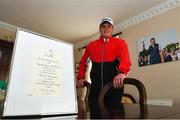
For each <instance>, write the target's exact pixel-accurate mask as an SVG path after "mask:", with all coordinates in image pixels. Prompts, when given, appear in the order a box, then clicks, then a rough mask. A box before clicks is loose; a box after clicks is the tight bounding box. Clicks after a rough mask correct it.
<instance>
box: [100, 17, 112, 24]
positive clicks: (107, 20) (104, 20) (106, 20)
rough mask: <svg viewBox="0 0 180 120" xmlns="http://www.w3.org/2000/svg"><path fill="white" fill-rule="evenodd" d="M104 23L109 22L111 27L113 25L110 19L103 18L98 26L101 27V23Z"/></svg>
mask: <svg viewBox="0 0 180 120" xmlns="http://www.w3.org/2000/svg"><path fill="white" fill-rule="evenodd" d="M104 22H109V23H110V24H111V25H112V26H113V25H114V23H113V20H112V19H111V18H110V17H105V18H103V19H102V20H101V23H100V25H101V24H102V23H104Z"/></svg>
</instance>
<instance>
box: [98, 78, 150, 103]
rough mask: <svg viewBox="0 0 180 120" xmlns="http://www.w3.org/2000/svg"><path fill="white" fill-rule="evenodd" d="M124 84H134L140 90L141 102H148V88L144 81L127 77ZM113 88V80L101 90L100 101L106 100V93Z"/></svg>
mask: <svg viewBox="0 0 180 120" xmlns="http://www.w3.org/2000/svg"><path fill="white" fill-rule="evenodd" d="M123 83H124V85H126V84H129V85H133V86H135V87H136V88H137V89H138V92H139V104H146V103H147V94H146V89H145V86H144V85H143V83H142V82H140V81H139V80H137V79H135V78H125V79H124V82H123ZM111 88H113V82H109V83H108V84H106V85H105V86H104V88H103V89H102V90H101V91H100V94H99V98H98V101H99V102H103V101H104V96H105V95H106V93H107V92H108V91H109V90H110V89H111Z"/></svg>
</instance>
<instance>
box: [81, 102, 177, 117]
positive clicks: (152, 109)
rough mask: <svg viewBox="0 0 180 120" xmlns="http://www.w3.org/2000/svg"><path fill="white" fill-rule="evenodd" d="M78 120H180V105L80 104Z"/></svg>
mask: <svg viewBox="0 0 180 120" xmlns="http://www.w3.org/2000/svg"><path fill="white" fill-rule="evenodd" d="M78 118H80V119H89V118H93V119H95V118H106V119H120V118H121V119H122V118H125V119H126V118H127V119H132V118H133V119H139V118H142V119H165V118H173V119H178V118H180V104H179V105H176V106H159V105H140V104H118V105H107V106H104V105H102V104H101V105H94V107H89V106H88V103H86V102H83V101H80V102H79V112H78Z"/></svg>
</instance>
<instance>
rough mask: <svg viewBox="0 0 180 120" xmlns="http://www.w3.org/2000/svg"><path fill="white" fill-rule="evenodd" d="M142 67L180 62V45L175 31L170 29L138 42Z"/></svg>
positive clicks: (139, 61)
mask: <svg viewBox="0 0 180 120" xmlns="http://www.w3.org/2000/svg"><path fill="white" fill-rule="evenodd" d="M137 44H138V64H139V66H140V67H142V66H148V65H153V64H158V63H166V62H172V61H177V60H180V49H179V48H180V45H179V39H178V36H177V32H176V30H175V29H168V30H165V31H162V32H159V33H157V34H154V35H147V36H145V37H143V38H141V39H139V40H138V43H137Z"/></svg>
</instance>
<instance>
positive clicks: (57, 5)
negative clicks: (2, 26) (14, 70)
mask: <svg viewBox="0 0 180 120" xmlns="http://www.w3.org/2000/svg"><path fill="white" fill-rule="evenodd" d="M165 1H167V0H0V21H3V22H6V23H9V24H12V25H15V26H18V27H22V28H26V29H29V30H31V31H34V32H38V33H41V34H44V35H47V36H50V37H54V38H57V39H61V40H64V41H67V42H71V43H77V42H80V41H82V40H84V39H86V38H88V37H90V36H92V35H94V34H96V33H97V32H98V26H99V22H100V21H101V18H102V17H106V16H108V17H111V18H112V19H113V20H114V23H115V24H117V23H120V22H122V21H124V20H126V19H128V18H130V17H133V16H135V15H137V14H139V13H142V12H143V11H146V10H149V9H150V8H152V7H155V6H156V5H159V4H161V3H162V2H165Z"/></svg>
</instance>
